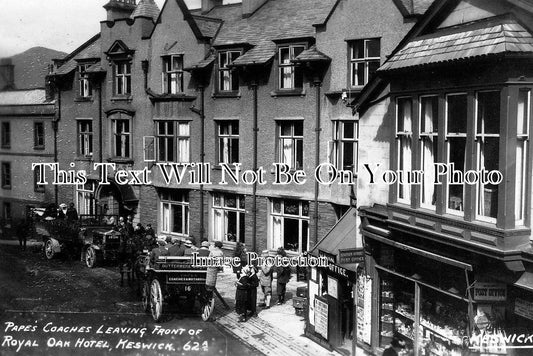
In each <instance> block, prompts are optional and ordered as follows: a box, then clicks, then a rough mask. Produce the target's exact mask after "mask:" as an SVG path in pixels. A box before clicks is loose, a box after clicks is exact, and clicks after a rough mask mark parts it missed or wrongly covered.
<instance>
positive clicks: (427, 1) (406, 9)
mask: <svg viewBox="0 0 533 356" xmlns="http://www.w3.org/2000/svg"><path fill="white" fill-rule="evenodd" d="M393 2H394V4H395V5H396V7H398V10H400V12H401V13H402V15H403V16H404V17H412V16H420V15H423V14H424V13H425V12H426V10H427V9H428V8H429V6H430V5H431V3H432V2H433V0H393Z"/></svg>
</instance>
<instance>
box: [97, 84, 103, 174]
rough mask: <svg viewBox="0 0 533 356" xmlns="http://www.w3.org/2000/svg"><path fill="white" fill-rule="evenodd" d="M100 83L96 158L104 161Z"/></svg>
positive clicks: (99, 90) (100, 88) (100, 86)
mask: <svg viewBox="0 0 533 356" xmlns="http://www.w3.org/2000/svg"><path fill="white" fill-rule="evenodd" d="M102 87H103V85H102V83H101V82H100V84H99V85H98V159H99V161H100V163H102V162H103V161H104V152H103V146H102V145H103V142H104V140H103V137H102V135H103V130H102V125H103V122H104V118H103V116H102Z"/></svg>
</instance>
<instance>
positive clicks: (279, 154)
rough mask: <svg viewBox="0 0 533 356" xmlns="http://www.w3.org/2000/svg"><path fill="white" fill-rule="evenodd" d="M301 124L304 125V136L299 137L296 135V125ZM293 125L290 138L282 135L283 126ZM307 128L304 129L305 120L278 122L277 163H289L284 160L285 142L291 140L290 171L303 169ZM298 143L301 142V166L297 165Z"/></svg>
mask: <svg viewBox="0 0 533 356" xmlns="http://www.w3.org/2000/svg"><path fill="white" fill-rule="evenodd" d="M296 123H298V124H301V125H302V135H301V136H298V135H296V134H295V126H294V125H295V124H296ZM286 124H290V125H291V134H290V135H289V136H284V135H282V126H281V125H286ZM304 129H305V127H304V120H276V162H279V163H287V162H285V161H284V159H283V140H291V141H292V143H291V146H292V149H291V156H292V159H291V162H290V163H288V164H289V169H290V170H291V171H294V170H299V169H303V162H304V159H305V156H304V138H305V130H304ZM298 142H301V151H302V152H301V157H302V161H301V162H300V165H298V164H297V163H298V162H297V158H298Z"/></svg>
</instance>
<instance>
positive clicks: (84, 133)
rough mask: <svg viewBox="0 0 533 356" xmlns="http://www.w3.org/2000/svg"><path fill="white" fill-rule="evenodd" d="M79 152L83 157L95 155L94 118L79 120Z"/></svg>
mask: <svg viewBox="0 0 533 356" xmlns="http://www.w3.org/2000/svg"><path fill="white" fill-rule="evenodd" d="M78 154H79V155H80V156H83V157H92V155H93V122H92V120H78Z"/></svg>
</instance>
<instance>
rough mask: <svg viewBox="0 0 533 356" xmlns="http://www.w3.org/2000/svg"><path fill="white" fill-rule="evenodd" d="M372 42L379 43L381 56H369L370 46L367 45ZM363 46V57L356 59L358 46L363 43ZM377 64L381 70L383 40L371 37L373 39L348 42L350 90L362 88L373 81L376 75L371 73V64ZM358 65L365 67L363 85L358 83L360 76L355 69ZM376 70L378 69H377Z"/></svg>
mask: <svg viewBox="0 0 533 356" xmlns="http://www.w3.org/2000/svg"><path fill="white" fill-rule="evenodd" d="M371 41H377V42H378V47H379V56H377V57H375V56H368V46H367V44H368V43H370V42H371ZM361 42H362V44H363V52H364V55H363V57H360V58H356V57H355V56H354V53H355V49H356V45H357V44H359V43H361ZM375 62H377V68H379V66H380V64H381V38H380V37H371V38H361V39H355V40H350V41H348V85H349V87H350V88H362V87H364V86H365V85H366V84H368V82H369V81H370V80H371V79H372V76H373V75H374V74H375V71H374V73H370V68H369V67H370V66H369V65H370V63H375ZM358 64H363V65H364V75H363V82H364V83H363V84H360V83H359V82H358V76H357V70H355V73H354V69H356V68H357V65H358ZM377 68H376V69H377ZM355 80H357V83H355Z"/></svg>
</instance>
